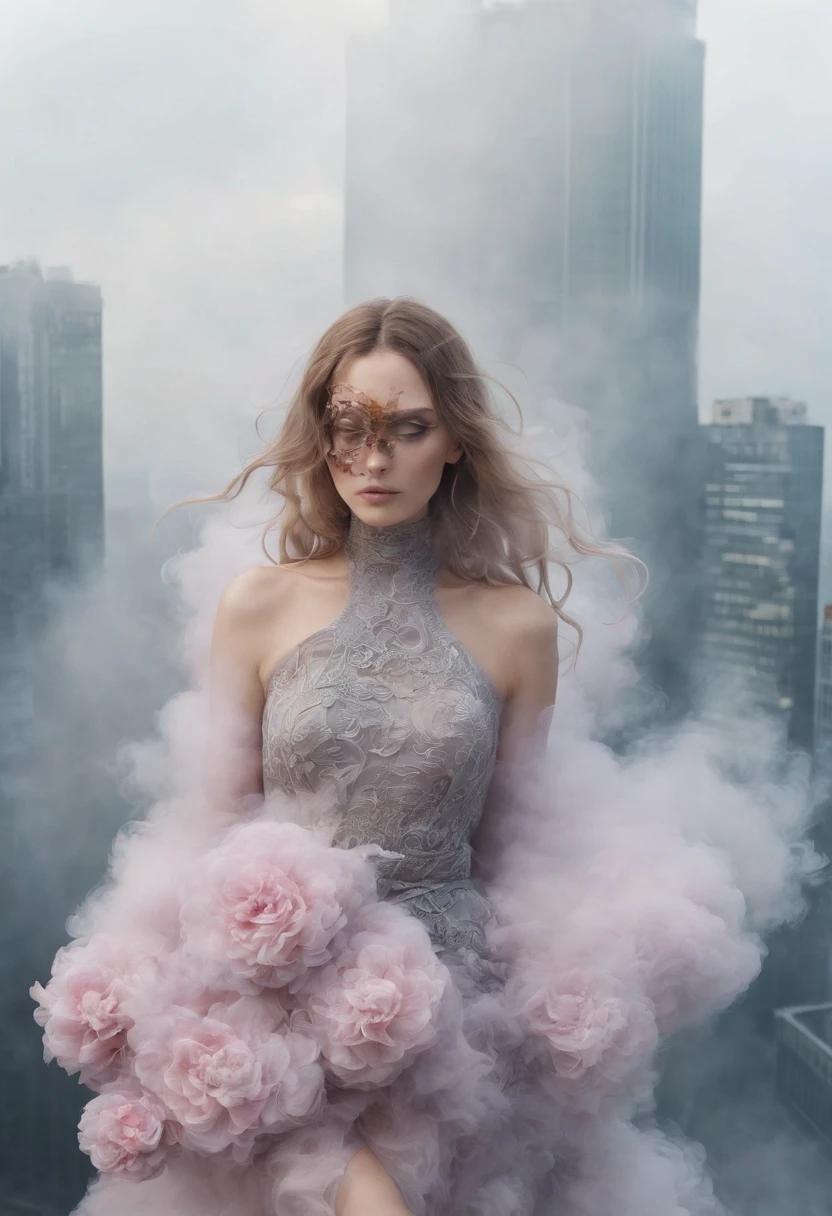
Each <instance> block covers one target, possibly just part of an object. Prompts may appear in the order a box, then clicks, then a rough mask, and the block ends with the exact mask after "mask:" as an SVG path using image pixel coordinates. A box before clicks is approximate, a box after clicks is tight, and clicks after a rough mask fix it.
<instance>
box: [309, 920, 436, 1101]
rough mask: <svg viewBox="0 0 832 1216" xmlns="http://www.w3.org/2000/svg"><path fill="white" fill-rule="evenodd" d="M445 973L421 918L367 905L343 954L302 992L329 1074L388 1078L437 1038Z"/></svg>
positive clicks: (363, 1082)
mask: <svg viewBox="0 0 832 1216" xmlns="http://www.w3.org/2000/svg"><path fill="white" fill-rule="evenodd" d="M446 977H447V971H446V969H445V968H444V966H442V964H441V963H440V962H439V961H438V959H437V957H436V954H435V953H434V950H433V948H432V946H431V943H430V938H429V937H428V934H427V931H426V930H425V929H424V927H423V926H422V925H421V924H420V923H419V922H418V921H417V920H416V919H415V918H413V917H410V916H408V914H407V913H406V912H402V911H401V910H400V909H398V908H394V907H391V906H389V905H386V904H377V905H375V906H371V907H368V908H366V909H365V910H364V912H363V913H362V915H361V918H360V922H359V926H358V932H357V933H356V934H355V935H354V937H353V938H352V939H351V941H350V942H349V944H348V945H347V946H346V947H345V948H344V950H343V952H342V953H340V954H339V955H338V957H337V959H336V960H335V962H334V963H332V964H330V965H329V966H328V967H326V968H324V969H323V970H322V971H320V972H317V973H314V974H312V975H310V978H309V981H308V983H307V985H306V986H305V987H304V989H303V990H302V991H301V993H300V997H299V999H300V1001H301V1005H302V1009H303V1015H302V1016H304V1017H305V1018H306V1019H307V1020H308V1023H309V1025H310V1029H311V1033H313V1034H314V1035H315V1037H316V1038H317V1040H318V1042H319V1043H320V1045H321V1054H322V1055H323V1057H324V1059H325V1061H326V1067H327V1071H328V1072H330V1073H331V1074H332V1075H333V1076H335V1077H337V1078H338V1079H339V1080H342V1081H346V1082H348V1083H349V1084H351V1085H359V1086H370V1085H380V1084H384V1083H385V1082H386V1081H389V1080H390V1079H391V1078H392V1077H393V1076H395V1075H396V1074H397V1073H398V1072H399V1071H401V1069H402V1068H403V1067H404V1066H405V1065H406V1064H407V1063H409V1061H410V1060H411V1059H412V1058H413V1056H414V1055H415V1054H416V1053H417V1052H419V1051H422V1050H424V1048H426V1047H428V1046H429V1045H430V1044H431V1043H433V1042H434V1041H435V1039H436V1035H437V1027H436V1015H437V1010H438V1006H439V1002H440V999H441V997H442V994H443V992H444V990H445V984H446Z"/></svg>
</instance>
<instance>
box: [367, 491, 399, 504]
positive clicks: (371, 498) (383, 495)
mask: <svg viewBox="0 0 832 1216" xmlns="http://www.w3.org/2000/svg"><path fill="white" fill-rule="evenodd" d="M394 494H398V490H361V491H360V492H359V495H358V497H359V498H365V499H366V500H367V501H368V502H384V501H386V499H388V498H392V497H393V495H394Z"/></svg>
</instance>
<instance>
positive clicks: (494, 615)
mask: <svg viewBox="0 0 832 1216" xmlns="http://www.w3.org/2000/svg"><path fill="white" fill-rule="evenodd" d="M475 594H476V597H477V600H478V603H479V608H480V611H481V612H483V613H484V614H487V615H488V616H489V618H490V620H491V621H492V622H493V624H494V626H495V628H498V629H500V630H503V631H505V632H506V633H508V634H510V635H514V636H522V637H527V636H532V637H536V638H542V637H546V636H548V635H551V634H555V635H556V634H557V629H558V614H557V612H555V609H554V608H553V607H552V605H551V604H550V603H549V601H548V600H545V599H543V597H542V596H540V595H538V593H537V592H536V591H534V590H533V589H532V588H531V587H527V586H526V585H525V584H522V583H502V584H500V585H498V586H492V585H490V584H485V583H479V584H477V590H476V593H475Z"/></svg>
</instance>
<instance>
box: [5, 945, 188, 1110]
mask: <svg viewBox="0 0 832 1216" xmlns="http://www.w3.org/2000/svg"><path fill="white" fill-rule="evenodd" d="M165 959H166V956H165V954H164V952H163V951H162V950H161V949H160V946H159V943H156V942H153V941H150V940H137V941H122V940H118V939H116V938H113V937H109V936H107V935H105V934H98V935H96V936H94V937H92V938H90V940H89V942H87V943H85V944H79V943H75V942H74V943H71V944H70V945H68V946H64V947H62V948H61V949H60V950H59V951H58V953H57V955H56V956H55V960H54V962H53V964H52V979H51V980H50V981H49V983H48V984H47V985H46V987H45V988H44V987H43V985H42V984H39V983H37V984H34V985H33V986H32V988H31V989H30V990H29V991H30V994H31V996H32V998H33V999H34V1000H35V1001H37V1002H38V1003H39V1006H40V1008H38V1009H36V1010H35V1014H34V1016H35V1021H36V1022H37V1023H38V1025H39V1026H42V1027H43V1029H44V1035H43V1044H44V1046H43V1054H44V1059H45V1060H46V1061H47V1062H49V1061H50V1060H53V1059H54V1060H57V1061H58V1063H59V1064H60V1066H61V1068H64V1069H66V1071H67V1072H68V1073H69V1074H70V1075H72V1074H73V1073H76V1072H77V1073H80V1080H81V1082H82V1083H83V1084H84V1085H87V1086H89V1087H90V1089H94V1090H98V1089H100V1088H101V1087H102V1086H103V1085H105V1084H107V1083H108V1082H110V1081H112V1080H114V1079H115V1078H116V1077H118V1076H119V1075H120V1073H121V1072H123V1071H124V1068H125V1066H126V1065H125V1059H124V1057H125V1051H126V1047H127V1032H128V1031H129V1030H130V1028H131V1027H132V1026H133V1024H134V1020H135V1017H136V1016H137V1001H139V1002H141V1004H142V1006H143V1007H146V1006H147V1004H148V1002H149V1001H152V999H153V995H154V993H156V992H157V990H158V993H159V998H160V1000H162V999H164V998H163V993H162V987H163V970H162V969H163V965H164V962H165ZM165 993H166V994H167V988H165ZM168 995H169V994H168Z"/></svg>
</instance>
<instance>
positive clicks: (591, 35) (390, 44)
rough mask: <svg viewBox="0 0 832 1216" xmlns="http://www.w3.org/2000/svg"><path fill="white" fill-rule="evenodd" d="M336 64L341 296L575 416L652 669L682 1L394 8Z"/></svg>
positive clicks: (679, 219)
mask: <svg viewBox="0 0 832 1216" xmlns="http://www.w3.org/2000/svg"><path fill="white" fill-rule="evenodd" d="M391 13H392V17H391V22H390V24H389V26H388V27H387V28H385V29H383V30H381V31H379V32H377V33H374V34H372V35H369V36H364V37H361V38H357V39H355V40H354V41H353V42H352V44H351V46H350V51H349V55H348V63H347V150H346V213H345V294H346V300H347V303H348V304H352V303H356V302H358V301H359V300H362V299H367V298H370V297H373V296H377V295H397V294H413V295H416V296H418V297H420V298H422V299H424V300H426V301H427V302H428V303H431V304H433V305H435V306H436V307H438V308H440V309H442V310H443V311H446V312H447V313H448V314H449V315H450V316H451V317H452V319H456V320H458V321H460V322H461V323H462V324H463V328H464V329H465V331H466V333H467V334H470V335H471V337H472V338H473V339H474V342H475V345H476V347H477V349H478V351H479V352H481V354H482V356H483V357H484V358H487V359H488V360H489V361H490V360H491V359H494V358H497V359H507V360H511V361H513V362H516V363H519V364H520V365H521V366H522V368H523V370H524V372H525V373H526V374H527V375H528V376H529V378H530V383H531V387H532V391H533V393H534V395H535V396H538V395H539V396H543V397H548V398H550V399H551V398H552V397H553V396H559V397H560V398H562V399H564V400H568V401H569V402H571V403H573V404H576V405H579V406H581V407H583V408H584V409H585V410H586V411H587V412H588V414H589V416H590V418H591V422H592V436H591V456H592V460H593V465H594V469H595V472H596V474H597V477H598V479H599V482H600V484H601V487H602V490H603V492H604V494H605V497H606V501H607V505H608V508H609V514H610V529H611V531H612V532H613V533H614V534H616V535H619V536H626V537H632V538H635V543H636V547H637V548H638V549H639V551H641V552H643V553H644V554H645V556H646V557H647V558H648V560H649V561H650V562H651V565H652V573H653V581H652V590H651V592H650V595H649V596H648V610H649V612H650V616H651V628H652V634H653V639H652V659H653V662H652V666H653V670H654V673H655V674H656V676H657V678H658V679H659V682H660V683H663V684H665V685H667V686H672V685H673V684H674V683H675V682H676V679H677V676H678V674H679V673H678V670H677V669H678V668H679V657H678V655H679V651H680V647H679V646H678V645H677V638H678V636H679V635H680V634H682V633H684V634H686V635H687V636H689V635H690V630H691V628H694V624H693V618H694V617H695V605H696V575H695V571H696V568H697V565H698V553H699V548H698V543H699V532H698V525H697V517H698V510H697V490H698V487H699V485H700V484H701V477H700V473H699V470H698V467H697V462H696V450H697V449H696V444H697V440H698V438H699V436H698V429H697V411H696V399H697V326H698V310H699V265H700V206H701V155H702V90H703V67H704V50H703V46H702V43H701V42H699V41H698V40H697V38H696V33H695V18H696V9H695V3H694V2H693V0H636V2H635V3H627V4H622V3H621V2H620V0H526V2H525V3H516V4H503V5H496V6H493V7H491V8H485V7H484V6H483V5H482V4H478V5H477V4H473V3H470V2H465V3H463V2H462V0H457V2H456V3H452V4H449V5H447V6H439V5H432V4H426V5H421V6H416V5H414V4H410V3H407V0H399V2H398V3H397V4H394V5H393V6H392V8H391Z"/></svg>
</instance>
